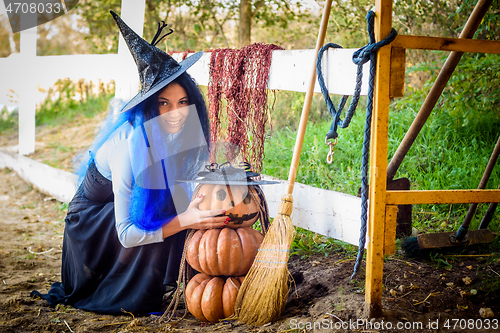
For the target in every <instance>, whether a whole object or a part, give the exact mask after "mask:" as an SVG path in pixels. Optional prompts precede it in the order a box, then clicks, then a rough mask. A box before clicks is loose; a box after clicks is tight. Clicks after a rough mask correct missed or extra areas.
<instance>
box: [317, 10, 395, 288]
mask: <svg viewBox="0 0 500 333" xmlns="http://www.w3.org/2000/svg"><path fill="white" fill-rule="evenodd" d="M366 19H367V23H368V35H369V39H370V41H369V43H368V45H366V46H364V47H362V48H361V49H359V50H358V51H356V52H354V53H353V55H352V61H353V62H354V64H356V65H358V70H357V75H356V87H355V90H354V95H353V99H352V101H351V105H350V106H349V110H348V111H347V114H346V118H345V119H344V120H343V121H342V120H341V119H340V112H341V110H342V108H343V105H344V104H345V101H344V99H347V97H346V96H344V97H342V100H341V102H340V105H339V110H338V111H336V110H335V107H333V103H332V102H331V99H330V96H329V95H328V90H327V89H326V86H325V83H324V80H323V77H322V74H321V58H320V56H322V55H323V52H324V50H323V49H325V50H326V49H327V48H329V47H339V46H338V45H335V44H327V45H325V46H324V47H323V48H322V49H321V50H320V53H318V61H317V63H316V71H317V73H318V82H319V85H320V88H321V92H322V93H323V96H324V98H325V101H326V103H327V106H328V109H329V110H330V113H331V114H332V116H333V118H334V120H333V122H332V125H331V127H330V131H329V132H328V134H327V139H330V138H336V137H337V127H340V128H346V127H347V126H349V123H350V121H351V119H352V116H353V115H354V111H355V109H356V107H357V104H358V100H359V95H360V92H361V79H362V78H363V65H364V64H365V63H367V62H368V61H370V78H369V81H368V84H369V86H368V100H367V105H366V121H365V132H364V137H363V151H362V162H361V230H360V237H359V247H358V255H357V258H356V263H355V265H354V272H353V273H352V276H351V279H353V278H354V276H355V275H356V273H357V272H358V270H359V267H360V266H361V261H362V259H363V253H364V250H365V242H366V231H367V217H368V160H369V153H370V134H371V122H372V111H373V91H374V90H375V89H374V88H375V72H376V65H377V52H378V50H379V49H380V48H381V47H383V46H386V45H388V44H390V43H391V42H392V41H393V40H394V39H395V38H396V36H397V32H396V30H394V29H392V31H391V33H390V34H389V36H387V38H385V39H384V40H382V41H380V42H378V43H375V32H374V21H375V13H374V12H373V11H370V12H368V15H367V16H366ZM321 51H323V52H321Z"/></svg>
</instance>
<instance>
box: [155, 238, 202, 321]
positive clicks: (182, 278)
mask: <svg viewBox="0 0 500 333" xmlns="http://www.w3.org/2000/svg"><path fill="white" fill-rule="evenodd" d="M195 232H196V230H194V229H190V230H189V232H188V233H187V234H186V240H185V241H184V249H183V251H182V258H181V264H180V267H179V277H178V279H177V289H176V290H175V293H174V297H173V298H172V301H171V302H170V304H169V305H168V307H167V309H166V310H165V312H164V313H163V315H162V316H161V317H160V318H159V321H163V320H166V322H167V323H169V322H170V321H171V320H172V318H173V317H174V315H175V311H176V310H177V306H178V305H179V301H180V299H181V297H183V298H184V303H185V304H186V308H185V309H184V314H183V315H182V317H180V318H179V319H177V320H176V321H173V322H172V324H173V323H177V322H180V321H181V320H183V319H184V318H185V317H186V315H187V313H188V309H187V302H186V293H185V289H186V283H187V281H186V280H187V279H186V256H187V251H188V245H189V241H190V240H191V238H193V235H194V233H195ZM170 309H172V312H171V313H170V314H169V312H170Z"/></svg>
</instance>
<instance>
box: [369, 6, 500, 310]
mask: <svg viewBox="0 0 500 333" xmlns="http://www.w3.org/2000/svg"><path fill="white" fill-rule="evenodd" d="M491 3H492V0H479V2H478V4H477V5H476V9H474V12H473V13H472V14H471V18H473V16H472V15H473V14H474V13H475V12H476V11H477V10H479V11H484V13H485V12H486V11H487V10H488V8H489V7H490V6H491ZM392 5H393V3H392V0H376V1H375V38H376V41H380V40H382V39H384V38H385V37H387V36H388V35H389V33H390V32H391V29H392ZM484 13H483V15H484ZM479 20H481V18H479ZM401 49H403V50H404V49H426V50H444V51H455V52H480V53H494V54H500V42H497V41H482V40H472V39H466V38H442V37H422V36H404V35H403V36H401V35H400V36H398V37H397V38H396V40H394V41H393V42H392V43H391V44H390V45H388V46H385V47H383V48H381V49H380V50H379V52H378V55H377V72H376V78H375V92H374V110H373V118H372V119H373V120H372V131H371V146H370V151H371V153H370V188H369V198H370V204H369V214H368V215H369V220H368V246H367V254H366V285H365V286H366V288H365V315H366V316H368V317H369V318H374V317H380V316H381V314H382V277H383V266H384V263H383V257H384V254H390V253H394V250H395V229H396V215H397V205H406V204H453V203H483V202H500V190H477V189H467V190H428V191H416V190H413V191H412V190H408V191H402V190H399V191H388V190H387V188H386V184H387V166H388V163H387V153H388V148H387V146H388V123H389V102H390V95H391V92H392V90H391V89H393V88H391V83H392V85H394V80H398V78H397V77H393V78H391V69H394V68H398V66H399V67H401V66H404V52H403V56H402V57H401V56H400V55H401V52H398V50H399V51H401ZM393 72H394V70H393ZM393 76H394V75H393ZM391 79H392V82H391ZM399 80H400V78H399ZM417 117H418V116H417Z"/></svg>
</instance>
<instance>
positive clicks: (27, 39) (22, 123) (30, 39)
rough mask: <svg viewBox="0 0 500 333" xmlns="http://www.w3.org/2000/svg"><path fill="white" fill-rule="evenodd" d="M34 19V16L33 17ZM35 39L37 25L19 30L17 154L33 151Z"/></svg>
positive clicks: (25, 17)
mask: <svg viewBox="0 0 500 333" xmlns="http://www.w3.org/2000/svg"><path fill="white" fill-rule="evenodd" d="M28 18H29V19H30V20H32V19H33V17H31V16H27V15H21V20H26V19H28ZM34 19H35V20H36V16H35V18H34ZM36 40H37V27H36V25H35V26H34V27H33V28H30V29H26V30H23V31H21V36H20V45H19V46H20V56H21V61H20V64H21V67H20V68H18V71H19V72H18V73H15V74H16V75H17V78H16V80H23V82H22V83H19V85H18V86H19V154H21V155H29V154H32V153H34V152H35V111H36V100H35V93H36V86H35V82H34V80H33V76H32V75H31V74H32V73H36V72H37V70H38V69H37V68H36Z"/></svg>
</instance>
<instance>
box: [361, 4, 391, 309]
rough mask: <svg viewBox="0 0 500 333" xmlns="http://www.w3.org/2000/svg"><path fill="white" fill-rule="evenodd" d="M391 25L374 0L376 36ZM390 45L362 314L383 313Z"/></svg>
mask: <svg viewBox="0 0 500 333" xmlns="http://www.w3.org/2000/svg"><path fill="white" fill-rule="evenodd" d="M391 28H392V0H376V9H375V39H376V41H377V42H378V41H380V40H382V39H384V38H386V37H387V36H388V35H389V33H390V32H391ZM390 60H391V47H390V46H385V47H382V48H381V49H380V50H379V51H378V55H377V68H376V71H377V73H376V77H375V89H376V90H375V92H374V109H373V116H372V126H371V145H370V192H369V198H370V206H369V214H368V240H369V241H368V250H367V253H366V290H365V315H367V316H368V317H369V318H375V317H380V315H381V314H382V274H383V267H384V262H383V257H384V229H385V228H384V223H385V213H386V191H387V188H386V184H387V175H386V171H387V141H388V139H387V133H388V123H389V85H390Z"/></svg>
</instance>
